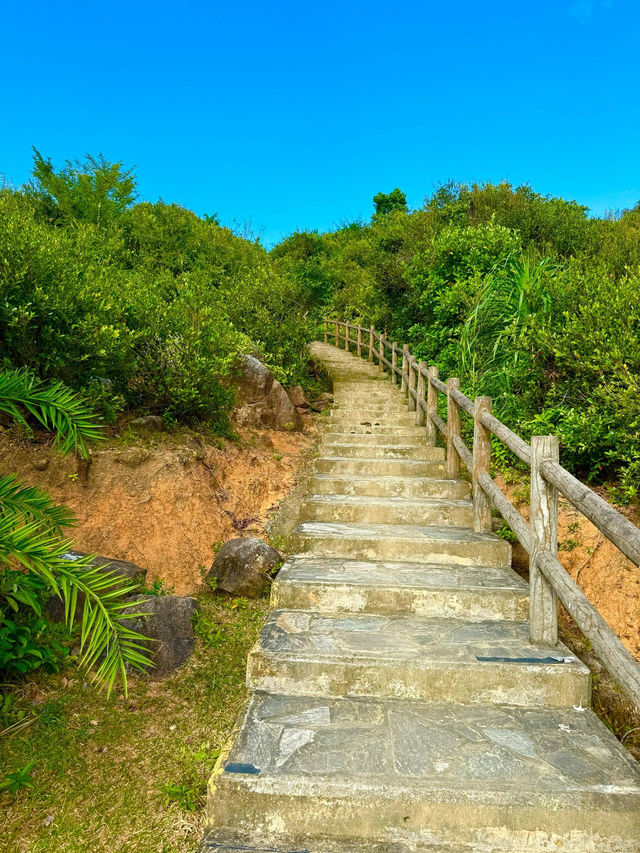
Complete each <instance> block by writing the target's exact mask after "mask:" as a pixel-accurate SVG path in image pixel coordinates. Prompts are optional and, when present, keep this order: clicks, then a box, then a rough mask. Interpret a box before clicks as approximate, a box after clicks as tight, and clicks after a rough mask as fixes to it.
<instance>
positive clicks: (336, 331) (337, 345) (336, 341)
mask: <svg viewBox="0 0 640 853" xmlns="http://www.w3.org/2000/svg"><path fill="white" fill-rule="evenodd" d="M336 346H338V321H337V320H336Z"/></svg>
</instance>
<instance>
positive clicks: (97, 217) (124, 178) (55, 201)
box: [31, 148, 137, 225]
mask: <svg viewBox="0 0 640 853" xmlns="http://www.w3.org/2000/svg"><path fill="white" fill-rule="evenodd" d="M33 152H34V153H33V170H32V173H31V174H32V176H33V179H34V182H35V193H36V195H37V196H38V197H39V198H40V199H41V200H42V201H43V203H44V204H45V206H46V207H47V208H48V209H49V211H50V212H51V213H52V214H55V215H57V216H59V217H60V218H61V219H71V220H77V221H78V222H88V223H91V224H94V225H107V224H109V223H110V222H113V221H114V220H115V219H117V218H118V217H119V216H120V215H121V214H122V213H123V211H124V210H125V209H126V208H127V207H130V206H131V205H132V204H133V203H134V201H135V200H136V198H137V192H136V180H135V173H134V170H133V169H125V168H124V167H123V164H122V163H110V162H109V161H108V160H107V159H106V158H105V157H103V156H102V154H98V156H97V157H92V156H91V155H90V154H87V155H86V157H85V159H84V160H82V161H81V160H75V161H71V160H67V161H66V162H65V165H64V166H63V167H62V169H60V170H59V171H57V172H56V170H55V169H54V167H53V164H52V163H51V160H50V159H49V158H47V159H45V158H44V157H43V156H42V154H41V153H40V152H39V151H38V149H37V148H34V149H33Z"/></svg>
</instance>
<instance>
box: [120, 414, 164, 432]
mask: <svg viewBox="0 0 640 853" xmlns="http://www.w3.org/2000/svg"><path fill="white" fill-rule="evenodd" d="M129 426H132V427H133V428H134V429H138V430H146V431H147V432H161V431H162V430H163V429H164V421H163V420H162V418H161V417H160V415H145V416H144V417H142V418H134V419H133V420H132V421H131V423H130V424H129Z"/></svg>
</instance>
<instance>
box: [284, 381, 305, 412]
mask: <svg viewBox="0 0 640 853" xmlns="http://www.w3.org/2000/svg"><path fill="white" fill-rule="evenodd" d="M287 393H288V394H289V399H290V400H291V402H292V403H293V405H294V406H295V407H296V409H308V408H309V401H308V400H307V398H306V397H305V395H304V391H303V390H302V386H301V385H296V386H295V388H289V390H288V391H287Z"/></svg>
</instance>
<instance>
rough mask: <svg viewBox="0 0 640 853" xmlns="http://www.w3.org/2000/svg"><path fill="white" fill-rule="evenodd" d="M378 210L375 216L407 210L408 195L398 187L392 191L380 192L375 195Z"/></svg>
mask: <svg viewBox="0 0 640 853" xmlns="http://www.w3.org/2000/svg"><path fill="white" fill-rule="evenodd" d="M373 203H374V205H375V208H376V211H375V214H374V216H385V215H386V214H387V213H394V212H395V211H397V210H399V211H403V212H405V213H406V212H407V209H408V208H407V197H406V195H405V194H404V193H403V192H402V190H401V189H398V187H396V188H395V190H392V191H391V192H390V193H378V194H377V195H374V197H373Z"/></svg>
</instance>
